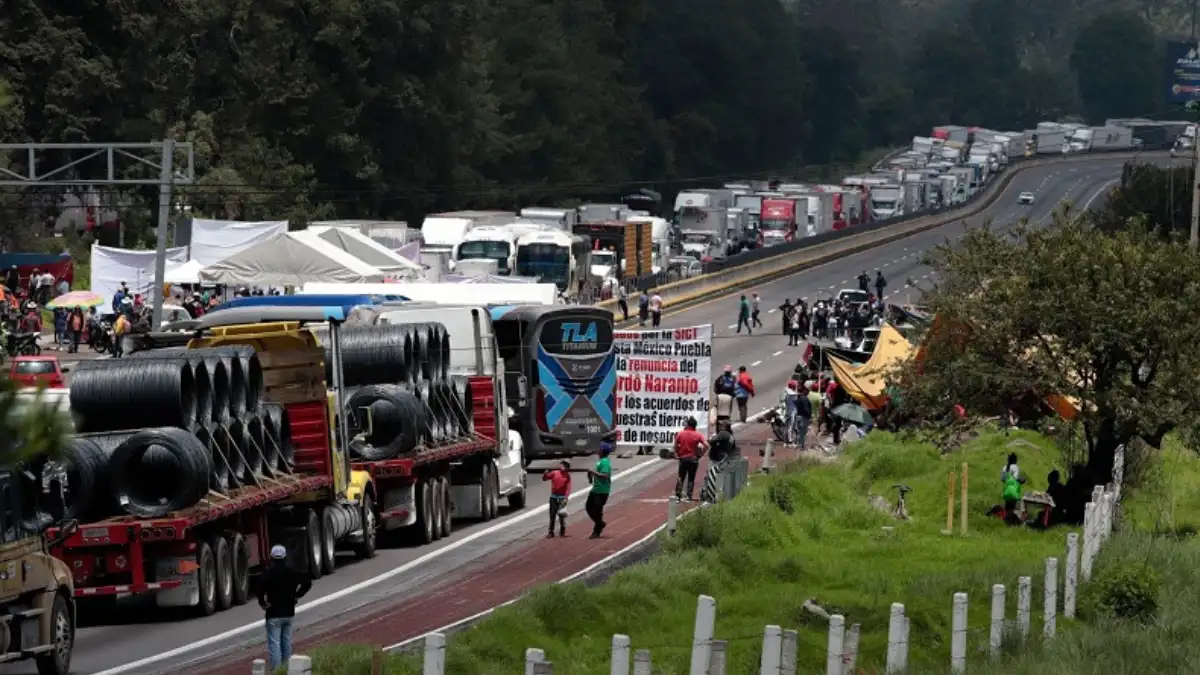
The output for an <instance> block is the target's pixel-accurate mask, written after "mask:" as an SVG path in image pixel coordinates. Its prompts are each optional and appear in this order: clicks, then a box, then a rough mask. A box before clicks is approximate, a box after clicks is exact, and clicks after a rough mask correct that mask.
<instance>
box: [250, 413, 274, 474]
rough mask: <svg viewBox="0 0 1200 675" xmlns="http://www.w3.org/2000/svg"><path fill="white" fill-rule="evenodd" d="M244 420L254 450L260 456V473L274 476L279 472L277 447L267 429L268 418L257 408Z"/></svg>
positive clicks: (269, 421)
mask: <svg viewBox="0 0 1200 675" xmlns="http://www.w3.org/2000/svg"><path fill="white" fill-rule="evenodd" d="M245 421H246V431H247V433H249V435H250V442H251V443H253V448H254V452H256V453H258V455H259V456H260V457H261V458H262V474H263V475H264V476H274V475H275V474H276V473H278V472H279V447H278V446H277V445H276V444H275V442H274V440H273V439H272V438H271V437H270V434H269V433H268V431H267V427H268V426H269V425H270V423H271V420H270V418H269V417H267V415H266V413H264V412H263V411H262V410H258V411H256V412H255V413H254V414H252V415H248V416H247V417H246V420H245Z"/></svg>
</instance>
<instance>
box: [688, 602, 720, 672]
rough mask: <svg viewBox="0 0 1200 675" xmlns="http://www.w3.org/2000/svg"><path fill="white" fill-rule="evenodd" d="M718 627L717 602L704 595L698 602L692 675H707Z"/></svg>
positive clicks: (693, 638)
mask: <svg viewBox="0 0 1200 675" xmlns="http://www.w3.org/2000/svg"><path fill="white" fill-rule="evenodd" d="M716 625H717V601H716V600H714V599H713V598H711V597H709V596H707V595H702V596H700V598H699V599H698V600H697V601H696V628H695V630H694V631H692V667H691V670H690V671H689V672H690V673H691V675H705V673H707V672H708V659H709V655H710V653H711V652H712V641H713V632H714V631H715V630H716Z"/></svg>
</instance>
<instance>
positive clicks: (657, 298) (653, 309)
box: [650, 291, 662, 328]
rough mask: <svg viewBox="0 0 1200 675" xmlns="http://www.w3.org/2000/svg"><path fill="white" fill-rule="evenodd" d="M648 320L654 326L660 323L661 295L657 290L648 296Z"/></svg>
mask: <svg viewBox="0 0 1200 675" xmlns="http://www.w3.org/2000/svg"><path fill="white" fill-rule="evenodd" d="M650 320H651V325H652V326H654V327H655V328H658V326H659V324H661V323H662V296H661V295H659V294H658V291H655V292H654V295H651V296H650Z"/></svg>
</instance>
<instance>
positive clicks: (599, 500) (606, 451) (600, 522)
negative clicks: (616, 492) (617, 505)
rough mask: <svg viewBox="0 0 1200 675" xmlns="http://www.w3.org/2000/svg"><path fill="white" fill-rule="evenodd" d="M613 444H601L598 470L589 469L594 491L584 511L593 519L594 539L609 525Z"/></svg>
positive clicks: (589, 495) (597, 464)
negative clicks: (607, 509)
mask: <svg viewBox="0 0 1200 675" xmlns="http://www.w3.org/2000/svg"><path fill="white" fill-rule="evenodd" d="M612 449H613V444H612V442H611V441H609V440H608V439H605V440H603V441H601V442H600V460H599V461H598V462H596V468H594V469H588V480H590V481H591V482H592V491H591V492H589V493H588V498H587V505H586V506H585V507H584V510H586V511H587V514H588V517H589V518H591V519H592V523H593V525H592V539H599V538H600V533H601V532H603V531H604V528H605V526H606V525H607V523H605V522H604V505H605V504H607V503H608V495H609V493H610V492H612V460H610V459H609V458H608V457H609V455H611V454H612Z"/></svg>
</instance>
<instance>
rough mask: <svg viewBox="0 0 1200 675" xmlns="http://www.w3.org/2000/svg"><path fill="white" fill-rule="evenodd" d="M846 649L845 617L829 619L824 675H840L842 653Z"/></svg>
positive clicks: (838, 615) (836, 616) (839, 615)
mask: <svg viewBox="0 0 1200 675" xmlns="http://www.w3.org/2000/svg"><path fill="white" fill-rule="evenodd" d="M845 649H846V617H844V616H842V615H841V614H834V615H833V616H831V617H829V647H828V648H827V649H826V650H825V675H842V652H843V651H845Z"/></svg>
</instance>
